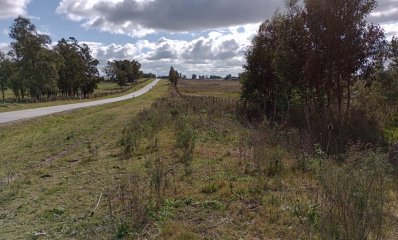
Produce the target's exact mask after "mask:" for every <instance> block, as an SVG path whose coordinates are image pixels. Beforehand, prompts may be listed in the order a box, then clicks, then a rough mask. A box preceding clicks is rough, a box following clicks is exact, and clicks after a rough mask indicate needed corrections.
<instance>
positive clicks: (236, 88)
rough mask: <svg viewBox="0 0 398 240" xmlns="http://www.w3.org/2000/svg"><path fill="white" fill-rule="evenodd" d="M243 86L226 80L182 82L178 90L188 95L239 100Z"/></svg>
mask: <svg viewBox="0 0 398 240" xmlns="http://www.w3.org/2000/svg"><path fill="white" fill-rule="evenodd" d="M241 88H242V84H241V83H240V82H239V81H225V80H182V81H179V83H178V89H179V90H180V92H181V93H183V94H186V95H201V96H213V97H230V98H239V96H240V90H241Z"/></svg>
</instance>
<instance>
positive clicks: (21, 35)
mask: <svg viewBox="0 0 398 240" xmlns="http://www.w3.org/2000/svg"><path fill="white" fill-rule="evenodd" d="M9 36H10V38H11V39H12V40H13V41H12V42H11V44H10V46H11V51H9V52H8V53H7V54H6V53H2V52H0V90H1V93H2V99H3V101H4V100H5V91H6V90H7V89H11V90H12V91H13V93H14V95H15V98H16V99H17V100H21V99H24V98H26V97H27V96H29V97H31V98H34V99H37V100H41V99H43V98H45V97H47V98H49V97H52V96H57V95H62V96H67V97H78V96H83V97H87V96H88V95H91V94H93V93H94V90H95V89H96V88H97V85H98V83H99V82H100V81H101V80H104V78H103V77H101V76H100V74H99V70H98V65H99V61H98V60H97V59H95V58H94V57H93V56H92V53H91V50H90V48H89V46H88V45H86V44H80V43H79V42H78V41H77V40H76V39H75V38H73V37H71V38H69V39H61V40H60V41H58V42H57V44H56V45H55V46H51V43H52V41H51V38H50V37H49V36H48V35H45V34H40V33H39V32H38V31H37V28H36V26H35V25H34V24H33V23H32V22H31V21H30V20H29V19H27V18H23V17H18V18H16V19H15V20H14V22H13V24H12V25H11V27H10V33H9ZM140 69H141V64H140V63H138V62H137V61H135V60H133V61H129V60H123V61H117V60H114V61H110V62H108V65H107V66H106V67H105V68H104V69H103V70H104V72H105V73H106V76H107V77H108V79H109V80H111V81H114V82H117V83H118V84H119V85H120V86H124V85H126V84H127V83H132V82H135V81H136V80H137V79H138V78H140V77H142V76H144V73H143V72H142V71H141V70H140ZM145 76H148V77H153V76H154V74H151V73H149V74H145ZM155 77H156V76H155Z"/></svg>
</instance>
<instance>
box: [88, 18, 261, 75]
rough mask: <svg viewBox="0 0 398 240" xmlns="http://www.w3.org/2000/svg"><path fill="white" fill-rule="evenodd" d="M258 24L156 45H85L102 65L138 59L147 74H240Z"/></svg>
mask: <svg viewBox="0 0 398 240" xmlns="http://www.w3.org/2000/svg"><path fill="white" fill-rule="evenodd" d="M257 28H258V24H246V25H243V26H240V27H230V28H228V29H222V30H215V31H212V32H210V33H208V35H207V36H199V37H198V38H195V39H193V40H190V41H188V40H173V39H168V38H164V37H162V38H160V39H159V40H158V41H156V42H150V41H148V40H138V41H137V42H136V43H135V44H130V43H127V44H124V45H117V44H109V45H104V44H102V43H97V42H85V43H86V44H87V45H88V46H89V47H90V48H91V49H92V51H93V55H94V56H95V57H96V58H98V60H99V61H100V62H101V65H105V64H106V62H107V61H108V60H122V59H135V60H137V61H139V62H140V63H141V64H142V67H143V70H144V71H146V72H153V73H156V74H166V73H167V72H168V70H169V67H170V66H174V67H175V68H177V70H178V71H179V72H182V73H184V74H186V75H187V76H190V75H191V74H194V73H195V74H201V75H203V74H207V75H210V74H217V75H221V76H225V75H227V74H229V73H231V74H235V75H236V74H238V73H239V72H241V71H242V65H243V64H244V58H243V55H244V52H245V51H246V48H247V47H248V46H249V43H250V41H251V39H252V37H253V35H254V34H255V33H256V31H257Z"/></svg>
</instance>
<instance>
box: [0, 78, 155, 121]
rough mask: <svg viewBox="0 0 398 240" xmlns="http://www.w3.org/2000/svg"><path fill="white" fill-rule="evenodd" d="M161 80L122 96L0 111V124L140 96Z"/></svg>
mask: <svg viewBox="0 0 398 240" xmlns="http://www.w3.org/2000/svg"><path fill="white" fill-rule="evenodd" d="M159 81H160V79H156V80H154V81H153V82H151V83H150V84H148V85H146V86H145V87H143V88H142V89H140V90H138V91H136V92H133V93H130V94H127V95H124V96H121V97H116V98H108V99H103V100H97V101H91V102H83V103H74V104H67V105H58V106H52V107H44V108H34V109H27V110H20V111H13V112H5V113H0V124H1V123H9V122H14V121H21V120H25V119H30V118H35V117H41V116H47V115H51V114H55V113H60V112H65V111H70V110H75V109H80V108H87V107H93V106H99V105H104V104H108V103H114V102H120V101H125V100H128V99H132V98H136V97H139V96H141V95H143V94H145V93H147V92H148V91H149V90H151V89H152V88H153V87H154V86H156V84H158V83H159Z"/></svg>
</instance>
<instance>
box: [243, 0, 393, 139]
mask: <svg viewBox="0 0 398 240" xmlns="http://www.w3.org/2000/svg"><path fill="white" fill-rule="evenodd" d="M376 4H377V3H376V1H375V0H353V1H346V0H305V1H304V2H303V3H300V2H299V1H298V0H289V1H287V3H286V7H287V11H286V12H284V13H276V14H274V16H273V17H272V18H271V19H269V20H266V21H265V22H263V23H262V24H261V26H260V28H259V30H258V33H257V35H256V36H255V38H254V39H253V41H252V45H251V46H250V48H249V49H248V51H247V54H246V62H247V63H246V65H245V66H244V68H245V72H244V73H243V74H242V75H241V78H242V82H243V88H242V99H243V100H244V102H246V103H248V104H249V105H252V106H257V109H260V111H261V112H263V113H265V115H266V116H267V117H268V119H270V120H271V121H278V120H281V119H282V118H283V119H284V120H286V118H287V117H286V116H288V117H289V116H290V117H297V115H296V114H294V111H295V110H297V109H301V111H299V112H300V113H302V114H304V116H303V119H304V121H303V122H304V124H303V125H304V126H305V127H307V128H311V127H312V126H313V125H316V124H319V123H320V122H321V124H320V125H322V126H325V125H329V128H333V129H334V131H336V135H342V129H343V128H344V126H346V125H347V123H348V122H349V121H350V120H351V119H352V112H353V111H354V110H356V109H353V105H354V104H357V99H356V95H358V93H359V91H357V90H356V89H357V87H358V86H363V88H371V87H374V86H376V85H377V86H381V87H382V88H384V89H385V90H386V91H384V93H386V97H387V98H388V99H390V101H391V102H394V103H395V104H396V103H397V100H398V99H397V96H398V89H397V86H398V84H397V79H398V75H397V71H398V68H397V63H398V58H397V57H398V56H397V53H398V50H397V49H398V46H397V45H398V44H397V42H398V41H397V38H393V40H392V41H391V42H390V43H389V42H388V41H387V40H386V38H385V33H384V31H383V30H382V29H381V28H380V27H379V26H377V25H374V24H370V23H368V22H367V17H368V15H369V14H370V13H371V12H372V11H373V10H374V9H375V7H376ZM388 62H391V64H389V65H388V64H387V63H388ZM381 92H383V91H381ZM384 93H383V94H384ZM294 115H296V116H294ZM315 119H316V120H315ZM325 135H327V133H326V134H325ZM340 144H341V145H342V144H343V142H340Z"/></svg>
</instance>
